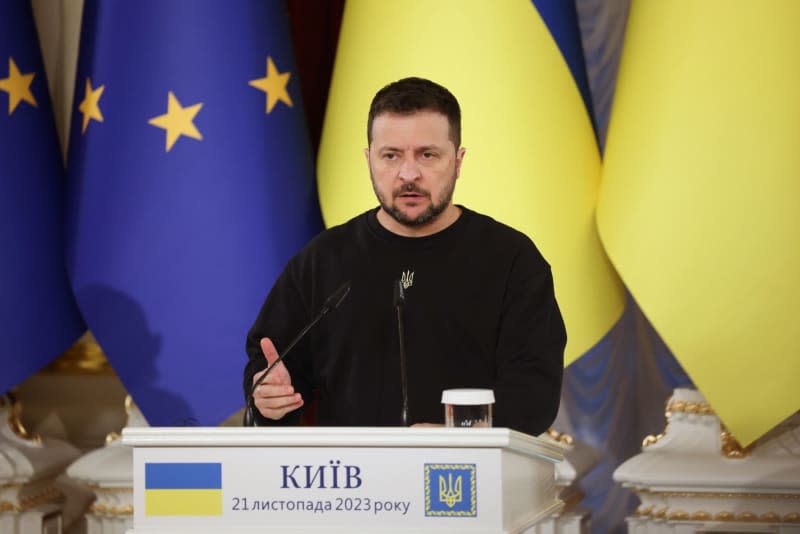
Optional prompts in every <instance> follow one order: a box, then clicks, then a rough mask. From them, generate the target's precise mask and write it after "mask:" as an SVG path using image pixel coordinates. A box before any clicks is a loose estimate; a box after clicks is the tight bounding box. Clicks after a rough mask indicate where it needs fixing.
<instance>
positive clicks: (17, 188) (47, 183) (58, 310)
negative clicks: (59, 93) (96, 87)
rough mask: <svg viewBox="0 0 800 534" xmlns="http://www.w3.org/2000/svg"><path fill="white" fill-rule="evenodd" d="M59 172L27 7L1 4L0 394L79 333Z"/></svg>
mask: <svg viewBox="0 0 800 534" xmlns="http://www.w3.org/2000/svg"><path fill="white" fill-rule="evenodd" d="M63 188H64V169H63V165H62V162H61V152H60V150H59V148H58V138H57V137H56V129H55V123H54V122H53V113H52V110H51V109H50V96H49V95H48V93H47V82H46V79H45V75H44V69H43V66H42V58H41V53H40V51H39V41H38V40H37V38H36V28H35V27H34V24H33V14H32V12H31V5H30V2H2V3H0V251H2V261H0V325H2V329H3V330H2V332H3V336H2V348H0V369H2V370H1V371H0V394H3V393H4V392H5V391H6V390H7V389H9V388H11V387H14V386H15V385H16V384H18V383H19V382H21V381H22V380H24V379H25V378H27V377H28V376H29V375H31V374H33V373H34V372H36V371H37V370H38V369H39V368H40V367H42V366H44V365H46V364H47V363H48V362H49V361H50V360H52V359H53V358H55V357H56V356H58V355H59V353H61V352H62V351H64V350H65V349H66V348H67V347H69V345H71V344H72V343H73V342H74V341H75V340H76V339H77V338H78V337H79V336H80V335H81V333H82V332H83V330H84V326H83V323H82V321H81V318H80V315H79V313H78V309H77V307H76V306H75V302H74V300H73V297H72V292H71V290H70V287H69V282H68V281H67V271H66V268H65V263H64V237H63V215H64V211H63V210H64V208H63V200H64V198H63Z"/></svg>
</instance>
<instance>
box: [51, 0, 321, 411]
mask: <svg viewBox="0 0 800 534" xmlns="http://www.w3.org/2000/svg"><path fill="white" fill-rule="evenodd" d="M68 195H69V198H68V237H67V240H68V267H69V269H70V275H71V280H72V284H73V289H74V291H75V295H76V297H77V300H78V303H79V305H80V307H81V310H82V312H83V314H84V317H85V318H86V321H87V323H88V324H89V327H90V328H91V330H92V332H93V333H94V335H95V337H96V339H97V341H98V343H99V344H100V346H101V347H102V348H103V350H104V352H105V353H106V355H107V357H108V359H109V361H110V363H111V365H112V366H113V367H114V369H115V370H116V372H117V374H118V375H119V376H120V378H121V380H122V382H123V383H124V385H125V386H126V388H127V389H128V391H129V392H130V393H131V395H132V396H133V398H134V400H135V401H136V403H137V404H138V405H139V407H140V408H141V410H142V413H143V414H144V415H145V417H146V418H147V420H148V422H149V423H150V424H151V425H155V426H159V425H182V424H203V425H208V424H216V423H219V422H220V421H222V420H223V419H225V418H226V417H227V416H230V415H231V414H232V413H234V412H235V411H236V410H237V409H238V408H240V407H241V406H242V397H241V376H242V369H243V366H244V362H245V357H244V337H245V334H246V332H247V330H248V328H249V325H250V323H251V322H252V319H253V317H255V315H256V314H257V312H258V308H259V306H260V304H261V301H262V299H263V297H264V295H265V294H266V293H267V291H268V290H269V288H270V287H271V285H272V283H273V282H274V280H275V278H277V275H278V273H279V271H280V270H281V269H282V268H283V266H284V264H285V263H286V261H287V260H288V259H289V257H290V256H291V255H293V254H294V253H295V252H296V251H297V250H298V249H299V248H300V247H301V246H302V245H303V244H305V242H306V241H307V240H308V239H309V238H310V237H311V236H312V235H313V234H315V233H316V232H317V231H318V230H319V229H320V228H321V221H320V216H319V205H318V202H317V197H316V189H315V185H314V175H313V164H312V155H311V151H310V148H309V143H308V137H307V133H306V130H305V122H304V116H303V112H302V102H301V100H300V92H299V84H298V80H297V76H296V73H295V67H294V57H293V52H292V48H291V41H290V35H289V26H288V19H287V14H286V12H285V7H284V4H283V3H282V2H263V1H260V0H254V1H237V2H212V1H202V2H198V1H195V0H172V1H170V2H163V1H161V0H146V1H137V2H100V1H87V2H86V4H85V7H84V14H83V22H82V28H81V49H80V57H79V61H78V71H77V78H76V90H75V105H74V108H73V122H72V129H71V145H70V152H69V165H68Z"/></svg>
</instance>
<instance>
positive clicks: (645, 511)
mask: <svg viewBox="0 0 800 534" xmlns="http://www.w3.org/2000/svg"><path fill="white" fill-rule="evenodd" d="M635 515H637V516H639V517H650V516H652V515H653V507H652V506H639V507H638V508H637V509H636V512H635Z"/></svg>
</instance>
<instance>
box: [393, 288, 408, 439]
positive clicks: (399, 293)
mask: <svg viewBox="0 0 800 534" xmlns="http://www.w3.org/2000/svg"><path fill="white" fill-rule="evenodd" d="M405 304H406V293H405V290H404V289H403V282H402V280H397V281H396V282H395V284H394V309H395V311H396V312H397V334H398V340H399V343H400V388H401V392H402V396H403V404H402V406H401V408H400V424H402V426H408V377H407V375H406V342H405V337H406V336H405V331H404V329H403V306H405Z"/></svg>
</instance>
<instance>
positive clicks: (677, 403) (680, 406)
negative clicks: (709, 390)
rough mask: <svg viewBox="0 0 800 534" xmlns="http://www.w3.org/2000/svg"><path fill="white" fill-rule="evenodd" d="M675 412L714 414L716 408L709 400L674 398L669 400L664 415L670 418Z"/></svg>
mask: <svg viewBox="0 0 800 534" xmlns="http://www.w3.org/2000/svg"><path fill="white" fill-rule="evenodd" d="M674 413H686V414H693V415H714V410H713V409H712V408H711V405H710V404H708V403H707V402H694V401H682V400H672V401H668V402H667V406H666V408H665V409H664V416H665V417H666V418H667V419H669V418H670V417H672V414H674Z"/></svg>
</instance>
